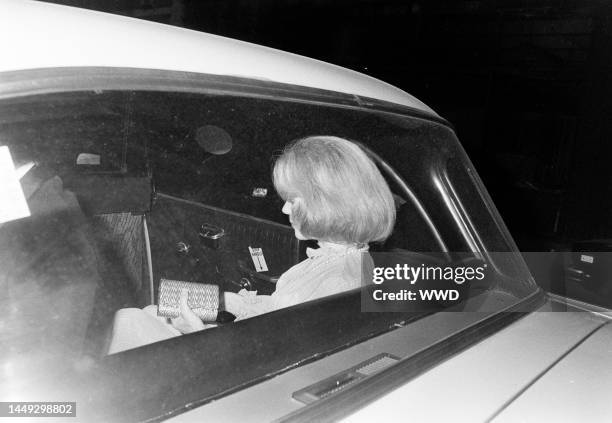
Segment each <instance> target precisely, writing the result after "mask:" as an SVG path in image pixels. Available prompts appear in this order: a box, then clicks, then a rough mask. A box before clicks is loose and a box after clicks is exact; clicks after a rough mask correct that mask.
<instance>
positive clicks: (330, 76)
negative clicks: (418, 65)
mask: <svg viewBox="0 0 612 423" xmlns="http://www.w3.org/2000/svg"><path fill="white" fill-rule="evenodd" d="M0 10H1V12H0V37H1V38H2V39H3V40H4V43H3V57H4V60H2V61H0V72H4V71H17V70H25V69H40V68H57V67H117V68H141V69H161V70H169V71H183V72H197V73H203V74H213V75H227V76H239V77H244V78H252V79H259V80H266V81H273V82H279V83H284V84H291V85H299V86H303V87H310V88H316V89H323V90H331V91H335V92H340V93H345V94H352V95H356V96H358V97H368V98H373V99H377V100H382V101H386V102H391V103H396V104H400V105H403V106H408V107H411V108H414V109H417V110H420V111H423V112H425V113H428V114H431V115H433V116H437V115H436V113H435V112H434V111H433V110H432V109H430V108H429V107H428V106H427V105H425V104H424V103H423V102H421V101H419V100H418V99H416V98H415V97H413V96H412V95H410V94H408V93H406V92H404V91H402V90H401V89H399V88H397V87H394V86H392V85H390V84H387V83H385V82H383V81H380V80H377V79H375V78H372V77H370V76H367V75H364V74H361V73H359V72H355V71H352V70H349V69H345V68H342V67H340V66H336V65H332V64H329V63H325V62H322V61H319V60H314V59H310V58H307V57H304V56H299V55H296V54H292V53H287V52H283V51H280V50H275V49H272V48H268V47H263V46H259V45H255V44H251V43H247V42H243V41H238V40H233V39H229V38H225V37H220V36H217V35H212V34H206V33H202V32H197V31H192V30H188V29H184V28H179V27H174V26H170V25H164V24H159V23H155V22H149V21H145V20H140V19H134V18H129V17H125V16H119V15H112V14H108V13H102V12H95V11H91V10H85V9H78V8H74V7H68V6H60V5H56V4H49V3H43V2H34V1H25V0H0Z"/></svg>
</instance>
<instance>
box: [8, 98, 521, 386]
mask: <svg viewBox="0 0 612 423" xmlns="http://www.w3.org/2000/svg"><path fill="white" fill-rule="evenodd" d="M311 135H334V136H339V137H344V138H348V139H351V140H354V141H356V142H359V143H361V144H363V145H364V146H365V147H367V148H368V149H371V150H372V151H373V152H375V153H376V154H377V155H378V156H380V160H381V162H380V163H379V166H381V169H382V173H383V174H384V176H385V177H386V178H387V180H388V182H389V185H390V188H391V190H392V191H393V193H394V196H395V197H396V206H397V216H398V218H397V225H396V228H395V230H394V232H393V234H392V236H391V237H390V239H389V240H388V241H387V242H386V243H383V244H380V245H375V246H373V249H374V250H376V251H398V250H399V251H402V252H407V253H409V252H414V251H416V252H431V251H440V242H439V239H441V240H443V243H444V244H445V246H446V248H448V249H449V250H450V251H470V248H471V247H470V241H469V240H468V239H467V238H466V235H465V233H466V231H468V232H469V231H480V232H482V233H483V234H485V233H486V238H487V243H486V244H485V245H484V247H486V248H495V249H496V250H498V251H513V250H514V247H513V245H511V244H510V243H509V241H508V238H507V237H506V234H505V233H504V231H505V228H503V226H499V225H496V224H495V222H494V218H493V217H492V214H491V213H492V209H491V208H490V205H489V203H488V202H487V201H486V198H484V197H483V196H481V195H480V192H481V187H480V186H479V184H478V181H477V180H475V179H473V178H470V177H469V175H467V174H466V172H465V168H466V167H469V166H471V165H470V164H469V163H468V162H467V159H466V157H465V156H464V155H463V154H462V153H461V151H460V148H459V147H458V144H457V140H456V138H455V136H454V133H453V132H452V131H451V130H450V129H449V128H448V127H446V126H444V125H442V124H440V123H435V122H431V121H428V120H425V119H420V118H416V117H410V116H399V115H392V114H388V113H382V112H374V111H365V110H357V109H351V108H343V107H334V106H330V105H322V104H309V103H306V102H298V101H283V100H275V99H258V98H253V97H240V96H230V95H204V94H197V95H196V94H187V93H172V92H132V91H128V92H120V91H96V92H74V93H60V94H45V95H39V96H31V97H22V98H18V99H14V100H5V101H3V102H2V103H0V144H1V145H6V146H8V147H9V148H10V151H11V153H12V155H13V158H14V160H15V162H16V164H19V163H27V162H34V163H36V166H35V167H34V168H33V169H32V170H31V171H29V172H28V174H27V175H26V176H27V178H26V177H24V179H23V180H22V185H26V184H30V183H31V184H33V185H32V186H35V187H36V189H34V190H33V193H32V194H31V196H30V197H29V198H28V205H29V207H30V211H31V216H30V217H28V218H25V219H20V220H15V221H11V222H7V223H5V224H3V225H2V226H0V243H1V245H0V287H1V288H2V293H3V294H2V296H1V297H0V306H1V307H2V308H3V309H4V310H6V311H7V317H6V318H5V319H4V321H3V326H2V328H1V329H0V339H1V340H2V342H3V344H5V345H9V346H10V347H9V348H6V349H3V351H2V352H1V353H0V354H2V356H1V358H0V363H9V365H7V366H5V367H4V368H5V369H10V374H12V375H17V376H15V377H16V378H17V379H19V377H20V376H19V375H22V374H23V373H24V372H25V373H28V374H30V371H29V369H32V368H41V369H43V368H44V369H52V370H51V371H52V372H55V373H57V375H60V374H61V373H62V372H63V371H65V370H66V369H74V368H79V366H87V363H89V362H90V361H89V360H94V361H95V360H98V359H100V358H101V357H103V356H104V355H105V351H106V350H105V348H107V342H108V336H109V331H110V330H111V328H112V320H113V317H114V313H115V312H116V311H117V310H119V309H120V308H125V307H136V308H141V307H144V306H146V305H149V304H151V303H153V302H154V301H156V298H157V294H158V287H159V283H160V280H161V279H162V278H166V279H176V280H187V281H190V280H191V281H206V282H211V283H218V284H222V285H223V287H224V288H225V289H227V290H233V291H238V290H239V289H242V288H245V287H246V288H252V287H253V286H258V287H259V288H258V290H259V292H260V293H264V294H265V293H271V292H272V291H273V289H274V283H275V282H276V280H277V279H278V277H279V276H280V275H281V274H282V273H283V272H284V271H286V270H287V269H288V268H290V267H291V266H293V265H294V264H296V263H298V262H299V261H300V260H302V259H304V258H305V251H306V247H307V246H308V244H307V243H304V242H300V241H298V240H297V239H296V238H295V237H294V233H293V230H292V229H291V227H290V226H289V224H288V221H287V217H286V216H285V215H284V214H282V213H281V207H282V205H283V201H282V200H281V199H280V198H279V196H278V195H277V194H276V192H275V190H274V187H273V185H272V180H271V170H272V166H273V163H274V160H275V157H277V156H278V155H279V154H280V153H281V152H282V150H283V148H284V147H285V146H286V145H287V144H288V143H289V142H291V141H292V140H295V139H297V138H300V137H305V136H311ZM383 165H384V166H383ZM385 166H388V167H389V168H390V169H392V171H393V172H394V174H396V175H398V177H399V178H400V179H401V180H402V183H403V184H405V186H406V187H408V189H409V190H410V193H411V194H412V195H413V196H414V198H411V196H410V195H407V192H406V191H405V189H404V188H402V187H401V186H400V184H398V183H397V181H394V180H393V177H392V174H391V173H389V172H388V171H385V170H384V167H385ZM440 169H442V170H440ZM445 172H446V173H445ZM444 174H446V175H448V177H449V179H450V180H451V183H452V187H453V188H454V190H455V193H456V196H457V200H458V201H460V202H461V203H462V204H464V205H465V209H466V213H468V214H469V216H470V219H471V221H472V223H473V224H472V227H470V228H462V227H460V225H459V224H458V223H457V221H456V219H455V218H454V217H453V215H452V213H451V212H450V211H449V208H448V205H447V203H446V198H445V194H444V193H445V190H446V189H447V188H448V187H449V185H448V184H447V186H446V188H445V187H444V186H442V190H441V188H440V186H439V185H437V181H436V178H435V176H436V175H444ZM414 199H416V200H417V201H418V204H419V207H421V208H422V211H419V210H418V207H416V204H415V201H414ZM426 221H430V222H431V225H429V224H428V223H427V222H426ZM211 228H212V229H211ZM204 229H206V230H204ZM221 233H222V236H216V235H218V234H221ZM483 236H485V235H483ZM251 247H256V248H260V249H261V250H262V251H263V254H264V255H265V258H266V267H267V270H266V271H254V270H253V268H252V267H253V263H252V257H251V255H250V254H249V251H250V248H251ZM149 264H150V266H149ZM514 265H515V264H512V263H505V264H504V263H502V264H500V266H501V267H504V266H514ZM502 270H503V269H502ZM504 272H505V271H504ZM506 273H507V274H508V275H509V276H512V277H517V278H520V279H521V280H522V281H524V279H525V277H524V275H523V274H518V275H517V274H516V273H512V272H510V271H508V272H505V273H504V274H506ZM519 273H520V272H519ZM524 283H527V282H524ZM508 284H509V287H508V289H510V290H511V289H512V286H511V281H509V282H508ZM528 288H531V287H530V286H528ZM270 336H272V335H270ZM13 382H14V383H16V384H21V385H23V386H26V385H27V383H28V381H27V380H26V379H24V378H21V381H16V380H15V381H13Z"/></svg>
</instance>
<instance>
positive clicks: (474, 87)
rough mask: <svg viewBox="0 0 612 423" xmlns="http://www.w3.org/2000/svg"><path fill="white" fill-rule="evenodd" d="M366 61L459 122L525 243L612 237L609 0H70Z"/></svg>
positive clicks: (355, 65) (358, 64) (366, 66)
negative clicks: (609, 163) (609, 164)
mask: <svg viewBox="0 0 612 423" xmlns="http://www.w3.org/2000/svg"><path fill="white" fill-rule="evenodd" d="M54 2H55V3H63V4H69V5H74V6H79V7H85V8H90V9H96V10H102V11H107V12H113V13H119V14H124V15H130V16H136V17H140V18H144V19H150V20H155V21H158V22H164V23H170V24H173V25H178V26H182V27H186V28H190V29H196V30H201V31H205V32H210V33H213V34H219V35H223V36H228V37H231V38H236V39H240V40H245V41H249V42H253V43H257V44H262V45H265V46H270V47H274V48H278V49H281V50H287V51H291V52H294V53H298V54H302V55H305V56H309V57H313V58H316V59H321V60H324V61H328V62H331V63H335V64H338V65H340V66H344V67H348V68H351V69H355V70H358V71H360V72H363V73H366V74H369V75H371V76H374V77H376V78H379V79H382V80H385V81H387V82H390V83H392V84H394V85H396V86H398V87H400V88H402V89H404V90H405V91H408V92H410V93H411V94H413V95H415V96H416V97H418V98H419V99H421V100H423V101H424V102H425V103H427V104H428V105H429V106H431V107H432V108H433V109H434V110H436V111H437V112H438V113H439V114H440V115H441V116H443V117H445V118H446V119H448V120H449V121H450V122H452V123H453V124H454V125H455V127H456V130H457V133H458V135H459V138H460V140H461V141H462V143H463V145H464V147H465V148H466V150H467V151H468V154H469V155H470V157H471V158H472V160H473V161H474V164H475V166H476V168H477V169H478V171H479V173H480V175H481V177H482V179H483V180H484V183H485V185H486V186H487V188H488V189H489V191H490V193H491V195H492V197H493V200H494V201H495V203H496V204H497V206H498V208H499V211H500V213H501V214H502V216H503V218H504V220H505V221H506V223H507V224H508V226H509V228H510V230H511V232H512V234H513V235H514V237H515V239H516V240H517V242H518V244H519V247H520V248H521V249H522V250H525V251H528V250H531V251H547V250H551V249H566V248H569V246H570V244H571V242H572V241H576V240H584V239H593V238H612V183H611V182H612V181H611V179H612V178H611V176H612V171H611V170H610V166H608V162H609V158H608V157H609V156H610V155H611V154H610V153H611V152H612V124H611V123H610V119H609V118H608V116H609V115H610V113H611V112H612V77H611V76H610V74H611V72H610V70H611V67H612V66H611V65H612V30H611V28H612V26H611V23H610V19H611V17H612V2H607V1H604V0H574V1H563V0H532V1H527V0H522V1H519V0H498V1H494V0H490V1H481V0H445V1H443V0H435V1H425V0H423V1H410V0H404V1H398V0H395V1H394V0H378V1H374V0H350V1H349V0H334V1H332V0H327V1H323V0H284V1H272V0H114V1H108V0H107V1H105V0H72V1H70V0H64V1H54Z"/></svg>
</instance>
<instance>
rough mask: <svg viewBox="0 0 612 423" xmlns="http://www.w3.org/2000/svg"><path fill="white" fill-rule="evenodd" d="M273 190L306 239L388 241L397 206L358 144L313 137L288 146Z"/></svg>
mask: <svg viewBox="0 0 612 423" xmlns="http://www.w3.org/2000/svg"><path fill="white" fill-rule="evenodd" d="M273 179H274V186H275V188H276V190H277V191H278V193H279V195H280V196H281V197H282V198H283V200H285V201H289V202H290V203H292V208H291V219H292V221H293V224H294V225H295V226H296V227H297V228H298V229H299V231H300V232H301V233H302V235H304V236H305V237H306V238H309V239H316V240H319V241H330V242H342V243H351V244H353V243H355V244H367V243H369V242H372V241H384V240H385V239H386V238H387V237H388V236H389V235H390V234H391V231H392V230H393V225H394V224H395V203H394V201H393V196H392V194H391V190H390V189H389V186H388V185H387V182H386V181H385V179H384V178H383V176H382V175H381V173H380V171H379V170H378V168H377V167H376V165H375V164H374V162H373V161H372V160H371V159H370V158H369V157H368V156H367V155H366V153H365V152H364V151H363V150H362V149H361V148H360V147H359V146H358V145H357V144H355V143H353V142H351V141H348V140H345V139H343V138H339V137H332V136H312V137H306V138H302V139H298V140H296V141H294V142H292V143H291V144H289V145H288V146H287V147H286V148H285V150H284V152H283V154H282V155H281V156H280V157H279V158H278V159H277V160H276V163H275V165H274V171H273Z"/></svg>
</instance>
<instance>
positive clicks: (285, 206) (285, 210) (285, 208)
mask: <svg viewBox="0 0 612 423" xmlns="http://www.w3.org/2000/svg"><path fill="white" fill-rule="evenodd" d="M281 211H282V212H283V213H285V214H286V215H287V216H289V215H290V214H291V203H290V202H289V201H285V204H283V208H282V210H281Z"/></svg>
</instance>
